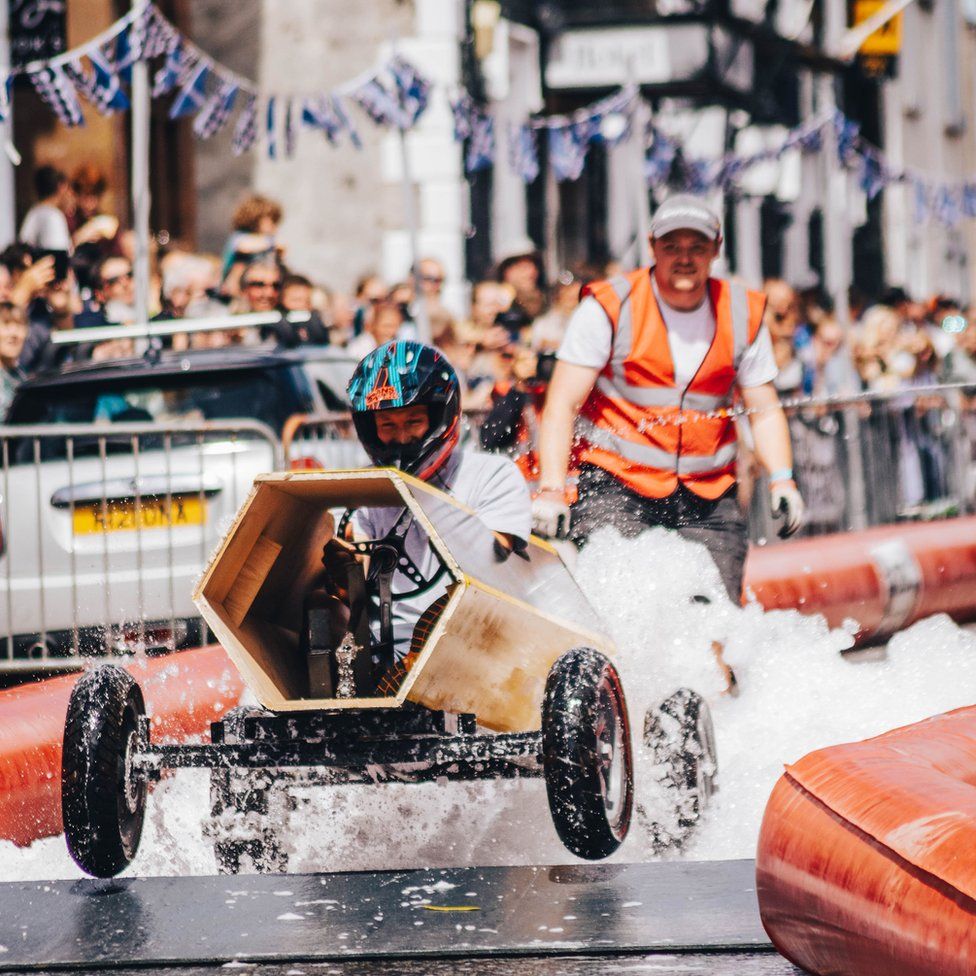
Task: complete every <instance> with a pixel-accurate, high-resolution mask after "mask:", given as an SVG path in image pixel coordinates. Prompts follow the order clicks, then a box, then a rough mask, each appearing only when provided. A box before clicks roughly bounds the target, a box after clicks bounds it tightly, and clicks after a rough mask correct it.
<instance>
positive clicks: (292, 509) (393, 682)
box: [62, 469, 715, 877]
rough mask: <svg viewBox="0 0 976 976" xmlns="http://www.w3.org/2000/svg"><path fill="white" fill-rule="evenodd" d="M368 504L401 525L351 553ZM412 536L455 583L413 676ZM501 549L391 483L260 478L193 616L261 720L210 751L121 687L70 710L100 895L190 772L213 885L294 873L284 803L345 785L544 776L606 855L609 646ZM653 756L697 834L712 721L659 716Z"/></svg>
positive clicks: (78, 794)
mask: <svg viewBox="0 0 976 976" xmlns="http://www.w3.org/2000/svg"><path fill="white" fill-rule="evenodd" d="M365 506H369V507H383V508H389V509H392V510H394V512H395V513H396V514H395V515H394V525H393V528H392V529H391V530H390V532H389V533H388V535H387V536H386V537H385V538H384V539H377V540H361V541H357V542H351V541H346V540H347V537H348V535H349V533H346V532H345V531H344V524H343V519H342V518H341V517H340V518H339V522H338V526H339V527H338V529H337V515H338V516H341V513H343V512H349V511H352V510H354V509H356V508H360V507H365ZM414 523H415V524H416V525H417V526H419V528H420V529H421V531H422V532H423V533H424V534H425V535H426V538H427V544H428V545H429V546H430V547H431V550H432V551H433V553H434V557H435V560H434V561H435V562H436V565H437V567H438V568H437V571H436V573H437V575H439V576H440V580H441V583H446V584H447V585H446V594H445V593H444V587H443V586H439V588H438V590H436V591H434V592H439V593H441V594H442V596H441V597H440V598H439V599H436V600H433V601H432V605H431V606H430V607H429V609H428V610H427V611H426V612H425V613H424V614H423V615H422V616H421V618H420V620H419V622H418V623H417V626H416V628H415V630H414V633H413V641H412V644H411V653H410V655H409V657H408V659H407V660H408V663H409V667H405V666H403V665H402V664H400V663H397V662H396V661H394V655H393V641H392V620H391V616H392V601H393V600H394V599H396V598H397V597H394V596H392V592H391V591H392V586H391V582H392V576H393V572H394V571H395V570H396V569H397V568H399V569H400V570H401V571H402V573H403V574H404V575H405V576H406V577H407V578H409V579H410V580H411V582H412V583H416V587H415V588H414V595H415V596H417V595H418V594H422V593H423V592H424V591H425V588H428V586H429V584H430V580H429V579H425V578H423V577H422V575H421V573H420V571H419V569H418V568H417V566H416V565H415V563H414V561H413V560H412V559H411V558H410V555H409V553H408V551H407V549H406V548H405V545H404V538H405V536H406V533H407V530H408V529H409V527H410V525H411V524H414ZM502 542H503V540H501V539H500V538H498V537H496V536H495V535H494V533H492V532H491V531H489V530H488V529H487V528H486V527H485V526H484V525H483V524H482V523H481V522H480V521H479V520H478V519H477V518H476V517H475V516H474V514H473V513H472V512H471V511H470V510H468V509H466V508H465V507H464V506H462V505H460V504H459V503H457V502H456V501H455V500H454V499H452V498H450V497H448V496H447V495H445V494H444V493H442V492H440V491H438V490H436V489H434V488H432V487H431V486H429V485H427V484H425V483H424V482H421V481H418V480H416V479H413V478H411V477H409V476H405V475H403V474H401V473H400V472H396V471H392V470H377V469H369V470H361V471H337V472H292V473H282V474H270V475H265V476H261V477H259V478H258V479H257V480H256V482H255V484H254V488H253V490H252V492H251V494H250V496H249V497H248V499H247V501H246V502H245V504H244V506H243V507H242V509H241V511H240V512H239V513H238V515H237V518H236V520H235V522H234V524H233V525H232V527H231V528H230V530H229V531H228V533H227V535H226V537H225V538H224V540H223V543H222V544H221V546H220V548H219V549H218V551H217V552H216V554H215V555H214V557H213V558H212V560H211V562H210V565H209V567H208V568H207V570H206V572H205V574H204V576H203V578H202V580H201V582H200V583H199V585H198V587H197V590H196V592H195V594H194V599H195V602H196V604H197V606H198V607H199V609H200V611H201V613H202V615H203V617H204V618H205V619H206V621H207V623H208V624H209V626H210V628H211V629H212V631H213V633H214V635H215V636H216V638H217V640H218V641H219V642H220V643H221V645H222V646H223V647H224V649H225V650H226V652H227V654H228V655H229V657H230V658H231V660H232V661H233V663H234V664H235V665H236V667H237V668H238V669H239V671H240V673H241V675H242V677H243V678H244V680H245V683H246V684H247V686H248V688H249V690H250V691H251V693H252V694H253V695H254V697H255V698H256V699H257V701H258V702H259V703H260V707H259V706H239V707H238V708H235V709H232V710H231V711H230V712H229V713H228V714H227V715H226V716H225V717H224V718H223V719H222V720H221V721H217V722H214V723H212V727H211V742H210V743H203V744H165V743H155V742H152V741H151V738H150V721H149V718H148V717H147V716H146V714H145V707H144V704H143V698H142V694H141V692H140V689H139V686H138V685H137V684H136V682H135V680H134V679H133V678H132V677H131V675H130V674H129V672H128V671H126V670H125V669H124V668H122V667H119V666H117V665H113V664H109V665H103V666H100V667H96V668H94V669H93V670H91V671H89V672H87V673H86V674H85V675H84V676H83V677H82V678H81V679H80V680H79V682H78V683H77V685H76V686H75V689H74V692H73V694H72V696H71V700H70V703H69V707H68V715H67V720H66V726H65V737H64V753H63V767H62V807H63V819H64V828H65V836H66V839H67V843H68V848H69V851H70V852H71V855H72V856H73V857H74V859H75V861H76V862H77V863H78V864H79V866H80V867H81V868H82V869H83V870H85V871H86V872H87V873H89V874H92V875H95V876H99V877H110V876H113V875H115V874H117V873H119V872H120V871H122V870H123V869H124V868H125V867H126V866H127V865H128V864H129V863H130V862H131V861H132V859H133V858H134V857H135V854H136V850H137V848H138V845H139V839H140V835H141V831H142V823H143V817H144V812H145V805H146V797H147V791H148V786H149V784H150V783H151V782H152V781H154V780H157V779H158V778H159V777H160V775H161V774H162V772H163V771H164V770H166V769H175V768H185V767H204V768H209V769H210V770H211V804H212V818H211V821H210V823H209V825H208V827H207V832H208V834H209V836H210V837H211V839H212V841H213V844H214V851H215V855H216V860H217V865H218V867H219V868H220V869H221V870H222V871H227V872H236V871H240V870H249V869H250V870H259V871H283V870H286V868H287V850H286V844H284V843H282V841H283V839H284V838H283V836H282V835H283V833H284V831H285V830H286V825H287V823H288V818H289V815H290V811H291V810H293V809H294V806H295V802H294V795H293V790H294V789H295V788H296V787H303V786H314V785H331V784H336V783H365V784H379V783H386V782H409V783H417V782H430V781H434V780H474V779H490V778H515V777H542V778H544V780H545V783H546V788H547V795H548V800H549V808H550V812H551V814H552V819H553V823H554V824H555V828H556V831H557V833H558V835H559V837H560V838H561V840H562V842H563V843H564V844H565V845H566V847H567V848H568V849H569V850H570V851H571V852H572V853H574V854H576V855H578V856H579V857H583V858H590V859H596V858H603V857H606V856H607V855H609V854H611V853H612V852H613V851H614V850H615V849H616V848H617V847H618V846H619V845H620V843H621V842H622V841H623V839H624V837H625V836H626V835H627V831H628V828H629V826H630V823H631V816H632V810H633V806H634V780H633V760H632V749H631V738H630V726H629V723H628V716H627V706H626V702H625V699H624V692H623V689H622V687H621V682H620V678H619V676H618V673H617V670H616V669H615V667H614V665H613V663H612V661H611V660H610V657H611V656H612V654H613V646H612V644H611V642H610V641H609V639H608V638H607V637H606V636H604V635H603V634H602V633H601V632H600V624H599V622H598V620H597V618H596V615H595V613H594V611H593V610H592V609H591V607H590V605H589V604H588V603H587V601H586V598H585V597H584V596H583V594H582V592H581V591H580V589H579V588H578V586H577V584H576V582H575V580H574V579H573V577H572V576H571V574H570V573H569V572H568V571H567V570H566V568H565V567H564V565H563V563H562V561H561V560H560V558H559V556H558V554H557V553H556V551H555V550H554V549H553V548H552V547H551V546H550V545H549V544H548V543H546V542H544V541H541V540H538V539H534V538H533V539H532V540H531V542H530V544H529V546H528V548H527V549H526V550H525V551H524V552H515V553H510V552H508V550H507V549H506V547H505V546H504V545H503V544H502ZM441 574H442V575H441ZM397 596H398V597H399V596H402V589H401V590H398V594H397ZM645 737H646V739H647V742H648V744H649V745H650V746H651V747H652V748H654V750H655V756H656V757H657V759H658V764H659V768H660V770H661V771H662V772H661V775H662V776H664V777H665V778H667V777H671V780H672V781H673V782H672V783H671V784H670V785H671V786H672V787H674V790H675V796H676V801H675V802H676V803H678V804H680V806H681V809H680V811H679V820H681V822H683V823H684V824H685V826H689V825H690V824H691V823H693V822H694V820H696V819H697V817H698V816H699V814H700V811H701V808H702V806H703V805H704V803H705V802H706V800H707V797H708V795H709V794H710V792H711V788H712V780H713V777H714V772H715V762H714V745H713V742H712V738H711V727H710V719H709V717H708V710H707V706H706V705H705V703H704V702H703V701H701V699H700V698H698V696H697V695H695V694H694V693H693V692H688V691H681V692H678V693H677V694H676V695H675V696H672V698H671V699H669V700H668V701H667V702H665V703H663V704H662V706H661V707H660V708H659V709H658V710H656V712H655V714H653V715H652V714H650V713H649V714H648V717H647V721H646V723H645ZM647 737H650V738H647ZM655 737H656V739H655ZM651 739H654V741H653V742H652V741H651ZM682 818H683V819H682Z"/></svg>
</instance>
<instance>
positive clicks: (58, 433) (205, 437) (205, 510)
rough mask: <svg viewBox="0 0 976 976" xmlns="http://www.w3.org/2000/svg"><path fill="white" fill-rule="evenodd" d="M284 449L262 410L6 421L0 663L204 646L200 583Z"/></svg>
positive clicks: (20, 665) (16, 667)
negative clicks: (226, 416)
mask: <svg viewBox="0 0 976 976" xmlns="http://www.w3.org/2000/svg"><path fill="white" fill-rule="evenodd" d="M283 460H284V455H283V452H282V447H281V443H280V440H279V439H278V437H277V436H276V434H275V433H274V431H272V430H271V428H269V427H267V426H266V425H265V424H262V423H258V422H252V421H229V422H223V421H212V422H208V423H197V424H174V425H167V424H153V423H130V424H121V423H120V424H111V425H106V424H94V425H88V424H86V425H72V424H58V425H44V426H34V427H28V426H23V427H21V426H16V427H0V492H2V496H3V497H2V504H0V673H2V672H12V671H14V672H16V671H44V670H56V669H60V668H65V667H71V666H76V665H77V664H79V663H80V662H81V661H82V660H83V659H84V658H86V657H89V656H91V655H97V654H114V653H119V654H132V653H134V652H142V651H145V652H149V653H152V652H154V651H166V650H172V649H175V648H176V647H179V646H189V645H192V644H196V643H200V642H201V641H202V640H203V638H205V636H206V635H205V634H202V633H201V632H200V626H201V625H200V622H199V619H198V616H197V613H196V609H195V608H194V606H193V604H192V601H191V599H190V594H191V591H192V589H193V584H194V582H195V580H196V578H197V577H198V575H199V573H200V571H201V569H202V567H203V566H204V564H205V562H206V560H207V558H208V556H209V554H210V552H211V551H212V550H213V548H214V547H215V546H216V544H217V543H218V542H219V540H220V539H221V538H222V536H223V534H224V532H225V531H226V528H227V526H228V524H229V520H230V519H232V518H233V516H234V514H235V513H236V511H237V509H238V508H239V506H240V505H241V503H242V502H243V500H244V498H245V497H246V496H247V493H248V491H249V490H250V487H251V483H252V481H253V479H254V476H255V475H257V474H259V473H261V472H263V471H267V470H269V469H273V468H280V467H281V466H282V465H283Z"/></svg>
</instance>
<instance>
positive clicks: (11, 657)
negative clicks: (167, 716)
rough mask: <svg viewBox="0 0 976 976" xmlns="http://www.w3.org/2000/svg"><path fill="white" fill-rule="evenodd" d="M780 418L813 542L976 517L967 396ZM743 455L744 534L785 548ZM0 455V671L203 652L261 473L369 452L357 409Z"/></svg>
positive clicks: (934, 391)
mask: <svg viewBox="0 0 976 976" xmlns="http://www.w3.org/2000/svg"><path fill="white" fill-rule="evenodd" d="M974 392H976V390H974ZM786 412H787V415H788V418H789V423H790V430H791V435H792V438H793V444H794V452H795V462H794V470H795V472H796V477H797V480H798V482H799V484H800V487H801V490H802V491H803V494H804V498H805V501H806V504H807V510H808V519H807V524H806V526H805V527H804V529H803V534H805V535H817V534H823V533H828V532H837V531H844V530H847V529H859V528H863V527H865V526H868V525H878V524H884V523H890V522H894V521H898V520H907V519H924V518H941V517H946V516H950V515H953V514H962V513H967V512H972V511H974V510H976V501H974V499H976V411H974V410H972V409H970V408H969V406H968V403H967V401H966V398H965V396H964V393H963V391H962V390H961V389H960V388H959V387H958V386H941V387H926V388H919V389H915V390H902V391H897V392H893V393H882V394H861V395H858V396H853V397H848V398H829V399H820V400H805V401H802V402H797V403H792V404H786ZM484 416H485V414H484V412H483V411H482V412H479V413H471V414H468V415H466V417H465V424H464V434H463V442H464V443H465V444H466V445H468V446H470V447H477V444H478V430H479V427H480V424H481V422H482V421H483V420H484ZM743 426H745V425H743ZM522 447H523V449H524V447H525V445H522ZM743 453H744V462H743V464H742V465H741V468H740V470H741V472H742V475H743V476H742V483H743V488H744V495H743V503H744V504H746V505H748V506H749V513H750V530H751V534H752V538H753V540H754V541H757V542H766V541H770V542H772V541H776V535H775V532H776V529H777V527H778V523H776V522H774V521H773V520H772V518H771V513H770V512H769V505H768V492H767V491H766V490H765V487H764V486H763V485H762V482H761V479H760V480H758V481H757V482H755V483H754V484H752V485H751V488H752V490H751V492H750V490H749V489H750V478H749V476H748V472H749V470H750V465H749V462H748V454H747V452H746V451H744V452H743ZM0 462H2V466H0V492H2V499H0V674H3V673H4V672H18V671H21V672H23V671H44V670H56V669H60V668H67V667H74V666H77V665H78V664H80V663H81V662H82V661H83V660H84V659H85V658H87V657H90V656H92V655H104V654H132V653H134V652H146V653H153V652H164V651H167V650H172V649H174V648H177V647H180V646H189V645H191V644H197V643H201V642H203V641H204V640H205V638H206V636H207V635H206V634H205V633H204V632H203V631H202V623H201V621H200V620H199V618H198V615H197V613H196V609H195V608H194V607H193V604H192V602H191V599H190V594H191V592H192V589H193V585H194V583H195V581H196V579H197V578H198V576H199V574H200V572H201V571H202V569H203V567H204V565H205V564H206V562H207V559H208V557H209V554H210V552H211V551H212V550H213V549H214V547H215V546H216V545H217V544H218V542H219V541H220V539H221V538H222V537H223V535H224V532H225V531H226V528H227V527H228V526H229V524H230V521H231V519H232V518H233V517H234V514H235V513H236V512H237V510H238V508H239V507H240V505H241V503H242V502H243V501H244V499H245V497H246V496H247V493H248V491H249V490H250V487H251V483H252V481H253V479H254V477H255V476H256V475H257V474H260V473H262V472H265V471H268V470H272V469H279V470H280V469H282V468H285V467H292V468H298V469H300V468H318V467H324V468H347V467H359V466H361V465H364V464H366V463H368V458H367V457H366V455H365V452H364V451H363V449H362V447H361V446H360V444H359V441H358V439H357V438H356V434H355V430H354V427H353V424H352V421H351V419H350V417H349V415H348V414H345V413H333V414H322V415H311V416H299V417H295V418H292V420H290V421H289V422H288V424H286V426H285V429H284V430H283V432H282V436H281V437H280V438H279V437H278V436H277V435H276V434H275V432H274V431H272V430H271V429H270V428H269V427H267V426H265V425H264V424H261V423H257V422H248V421H240V422H234V421H225V422H210V423H200V424H176V425H165V424H150V423H135V424H112V425H111V426H109V425H100V424H96V425H54V426H37V427H0ZM750 496H751V497H750Z"/></svg>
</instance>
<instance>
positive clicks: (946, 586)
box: [745, 516, 976, 643]
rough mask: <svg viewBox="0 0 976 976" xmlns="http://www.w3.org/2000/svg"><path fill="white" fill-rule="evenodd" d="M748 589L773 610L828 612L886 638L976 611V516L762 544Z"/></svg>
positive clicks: (864, 637)
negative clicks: (943, 616) (927, 620)
mask: <svg viewBox="0 0 976 976" xmlns="http://www.w3.org/2000/svg"><path fill="white" fill-rule="evenodd" d="M745 592H746V596H747V598H750V597H755V599H756V600H758V602H759V603H760V604H761V605H762V606H763V607H764V608H765V609H766V610H793V609H796V610H799V611H800V612H801V613H807V614H816V613H820V614H823V615H824V617H825V618H826V620H827V623H828V624H830V626H831V627H839V626H840V625H841V624H842V623H843V622H844V621H845V620H851V619H852V620H856V621H857V622H858V625H859V631H858V635H857V642H858V643H866V642H868V641H871V640H880V639H883V638H885V637H888V636H890V635H891V634H894V633H896V632H897V631H899V630H901V629H903V628H904V627H907V626H909V625H910V624H912V623H914V622H915V621H916V620H921V619H922V618H923V617H928V616H931V615H932V614H934V613H947V614H949V616H951V617H952V618H953V619H954V620H955V621H956V622H958V623H963V622H965V621H968V620H974V619H976V517H971V516H968V517H966V518H957V519H947V520H945V521H941V522H924V523H917V524H912V525H904V524H903V525H891V526H882V527H879V528H874V529H867V530H865V531H864V532H848V533H843V534H840V535H829V536H818V537H817V538H813V539H800V540H798V541H796V542H790V543H788V544H786V545H772V546H758V547H756V546H754V547H753V548H752V549H751V550H750V551H749V558H748V562H747V563H746V578H745Z"/></svg>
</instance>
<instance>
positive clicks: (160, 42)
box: [133, 4, 180, 61]
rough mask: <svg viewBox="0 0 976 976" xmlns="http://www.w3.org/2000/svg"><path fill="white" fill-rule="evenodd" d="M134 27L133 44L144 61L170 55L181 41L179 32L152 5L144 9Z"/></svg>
mask: <svg viewBox="0 0 976 976" xmlns="http://www.w3.org/2000/svg"><path fill="white" fill-rule="evenodd" d="M134 27H135V29H134V32H133V43H134V46H135V47H136V50H137V53H138V57H139V58H140V59H141V60H143V61H151V60H152V59H153V58H158V57H159V56H160V55H162V54H169V53H170V51H172V50H173V48H174V47H175V46H176V45H177V44H178V43H179V40H180V35H179V31H177V30H176V28H175V27H173V25H172V24H170V23H169V21H168V20H166V18H165V17H163V16H162V14H160V12H159V11H158V10H157V9H156V7H154V6H153V5H152V4H150V5H149V6H147V7H144V8H143V11H142V13H141V14H140V15H139V19H138V20H137V21H136V23H135V25H134ZM135 38H138V41H136V40H135Z"/></svg>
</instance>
